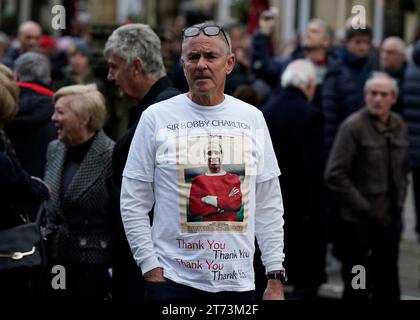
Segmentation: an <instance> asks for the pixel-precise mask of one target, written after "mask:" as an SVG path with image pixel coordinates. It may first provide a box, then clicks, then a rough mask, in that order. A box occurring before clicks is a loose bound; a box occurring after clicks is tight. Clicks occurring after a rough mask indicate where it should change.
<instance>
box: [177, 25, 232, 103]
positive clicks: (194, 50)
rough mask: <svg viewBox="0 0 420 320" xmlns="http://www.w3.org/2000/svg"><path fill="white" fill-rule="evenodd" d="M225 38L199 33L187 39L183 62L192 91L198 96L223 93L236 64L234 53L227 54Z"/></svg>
mask: <svg viewBox="0 0 420 320" xmlns="http://www.w3.org/2000/svg"><path fill="white" fill-rule="evenodd" d="M224 41H225V40H224V39H222V38H220V37H218V36H211V37H209V36H206V35H203V34H201V33H200V34H199V35H198V36H196V37H191V38H189V39H187V40H186V42H185V44H184V46H185V48H184V51H183V55H182V64H183V67H184V73H185V77H186V78H187V82H188V86H189V88H190V92H191V93H192V94H193V95H196V96H202V95H205V96H212V95H214V94H223V92H224V88H225V83H226V76H227V75H228V74H229V73H230V72H231V71H232V69H233V67H234V64H235V57H234V55H233V54H231V55H229V56H226V54H225V50H226V49H225V43H224Z"/></svg>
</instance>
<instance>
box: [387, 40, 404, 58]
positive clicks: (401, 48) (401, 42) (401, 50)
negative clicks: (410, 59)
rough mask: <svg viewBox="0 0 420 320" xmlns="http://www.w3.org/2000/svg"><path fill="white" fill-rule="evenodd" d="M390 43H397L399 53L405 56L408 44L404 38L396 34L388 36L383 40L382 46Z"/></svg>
mask: <svg viewBox="0 0 420 320" xmlns="http://www.w3.org/2000/svg"><path fill="white" fill-rule="evenodd" d="M390 43H392V44H396V45H397V47H398V51H399V53H400V54H402V55H403V56H404V57H405V50H406V44H405V42H404V40H403V39H401V38H400V37H395V36H392V37H388V38H386V39H385V40H384V41H383V42H382V47H383V46H384V45H386V44H388V45H389V44H390Z"/></svg>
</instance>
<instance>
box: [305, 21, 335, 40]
mask: <svg viewBox="0 0 420 320" xmlns="http://www.w3.org/2000/svg"><path fill="white" fill-rule="evenodd" d="M311 24H316V25H318V26H320V27H321V28H322V29H324V32H325V39H328V40H334V31H333V29H332V28H331V27H330V25H329V24H328V23H327V22H326V21H325V20H322V19H319V18H315V19H312V20H311V21H309V24H308V26H309V25H311Z"/></svg>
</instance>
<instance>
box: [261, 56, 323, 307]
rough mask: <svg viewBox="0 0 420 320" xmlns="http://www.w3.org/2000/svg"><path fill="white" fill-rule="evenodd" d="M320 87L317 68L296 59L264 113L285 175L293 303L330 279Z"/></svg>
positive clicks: (310, 295)
mask: <svg viewBox="0 0 420 320" xmlns="http://www.w3.org/2000/svg"><path fill="white" fill-rule="evenodd" d="M315 88H316V72H315V68H314V66H313V64H312V63H311V62H309V61H307V60H301V59H299V60H295V61H293V62H292V63H290V64H289V65H288V67H287V68H286V70H285V71H284V72H283V76H282V90H281V92H280V93H279V94H277V95H275V96H274V97H272V98H271V99H270V100H269V102H268V103H267V104H266V105H265V106H264V107H263V109H262V111H263V113H264V117H265V118H266V121H267V125H268V128H269V130H270V135H271V139H272V141H273V146H274V151H275V152H276V156H277V158H278V159H279V166H280V170H281V172H282V174H281V176H280V184H281V188H282V190H283V202H284V219H285V221H286V223H285V229H284V230H285V246H284V248H285V254H286V257H287V259H286V260H285V267H286V268H287V270H289V271H288V278H289V280H288V283H289V284H291V285H293V286H294V291H293V293H292V294H291V295H290V296H289V297H288V298H289V299H314V298H316V294H317V290H318V287H319V285H320V284H321V283H323V282H324V281H325V274H324V267H325V234H324V232H323V231H324V229H323V225H324V215H323V212H324V211H323V209H324V208H323V196H322V193H323V177H322V175H323V167H324V156H323V132H322V128H323V119H322V114H321V112H320V111H319V110H317V109H316V108H315V107H314V106H313V105H312V104H311V101H312V100H313V97H314V94H315Z"/></svg>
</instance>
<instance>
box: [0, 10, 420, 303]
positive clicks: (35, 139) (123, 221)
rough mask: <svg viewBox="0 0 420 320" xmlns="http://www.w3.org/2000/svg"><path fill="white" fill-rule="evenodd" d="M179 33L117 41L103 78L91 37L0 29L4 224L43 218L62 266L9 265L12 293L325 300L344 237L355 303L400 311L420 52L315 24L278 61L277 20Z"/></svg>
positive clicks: (34, 26) (417, 141)
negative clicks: (56, 285)
mask: <svg viewBox="0 0 420 320" xmlns="http://www.w3.org/2000/svg"><path fill="white" fill-rule="evenodd" d="M183 27H184V28H183V29H182V28H180V29H179V30H174V31H173V33H171V34H170V35H168V34H166V33H163V32H161V31H160V30H156V31H154V30H152V28H151V27H150V26H147V25H144V24H127V25H124V26H121V27H119V28H117V29H115V30H114V31H113V32H112V34H111V35H110V36H109V37H108V39H107V41H106V43H105V44H104V47H103V48H102V50H103V52H101V54H102V57H103V64H106V65H107V67H108V73H107V77H106V79H103V78H101V77H100V74H98V73H96V72H95V70H94V68H93V59H94V55H93V54H92V49H91V47H90V43H89V39H80V38H70V39H69V38H66V39H53V38H51V37H46V36H43V34H42V28H41V27H40V25H39V24H38V23H36V22H33V21H28V22H25V23H23V24H22V25H21V26H20V27H19V30H18V34H17V38H16V40H15V42H14V44H17V46H15V45H10V46H9V42H8V37H7V36H6V35H4V34H2V33H0V41H1V42H0V44H1V49H2V50H1V51H0V61H2V64H0V213H1V214H0V230H5V229H8V228H10V227H12V226H15V225H19V224H21V223H24V221H22V215H21V213H22V212H25V213H26V214H27V215H28V216H29V217H35V216H36V214H37V212H38V211H42V212H43V214H44V219H43V221H42V230H43V236H44V238H45V247H46V258H47V265H46V266H43V267H39V268H36V269H35V270H27V269H17V270H8V271H1V272H0V283H1V290H0V296H2V297H9V298H10V297H19V296H24V297H35V296H36V297H46V298H52V299H66V298H80V299H99V300H108V299H127V298H131V299H133V298H134V299H140V300H143V299H148V300H177V299H198V300H212V299H216V300H218V299H220V300H255V299H273V300H282V299H284V298H285V297H286V298H287V299H303V300H308V299H316V298H317V295H318V290H319V287H320V286H321V284H323V283H325V282H326V281H327V274H326V253H327V244H328V243H331V244H332V246H333V254H334V255H335V256H336V258H337V259H339V260H340V261H341V264H342V268H341V274H342V278H343V281H344V285H345V287H344V293H343V298H344V299H349V300H366V299H388V300H398V299H399V298H400V295H401V290H400V285H399V276H398V253H399V242H400V238H401V233H402V230H403V227H404V224H403V221H402V217H401V215H402V210H403V205H404V201H405V195H406V192H407V185H408V177H409V174H410V173H411V174H412V175H411V176H412V180H413V185H414V195H415V203H416V208H417V211H416V212H417V225H416V231H417V234H418V235H419V239H420V217H419V213H420V107H419V103H420V90H419V89H418V88H420V43H415V44H414V45H413V47H412V49H411V51H410V52H411V54H410V55H411V56H408V55H409V54H408V53H407V52H409V50H408V49H407V46H406V44H405V43H404V41H403V40H402V39H400V38H398V37H395V36H392V37H389V38H386V39H385V40H384V41H383V42H382V44H381V45H380V47H378V48H377V47H375V46H374V44H373V42H372V32H371V30H370V29H369V28H366V29H353V28H352V27H351V26H347V29H346V34H345V39H342V41H341V42H340V43H338V42H337V41H335V36H334V33H333V31H332V30H331V28H330V27H329V26H328V24H327V23H326V22H325V21H323V20H321V19H314V20H311V21H310V22H309V24H308V27H307V30H306V32H305V34H304V35H303V36H302V38H301V39H300V40H299V42H297V43H294V48H293V50H291V51H290V52H291V53H290V54H285V55H282V56H276V55H274V54H273V50H272V48H273V46H272V41H273V40H274V39H273V36H274V20H273V17H271V16H267V15H264V14H262V15H261V18H260V22H259V28H258V29H257V30H256V32H255V33H254V34H252V35H249V34H247V32H246V28H245V27H244V26H243V25H240V24H234V25H229V26H223V27H222V26H220V25H218V24H217V23H215V22H203V23H199V24H194V25H185V26H183ZM108 83H112V84H113V85H114V86H115V88H117V89H118V90H119V92H120V95H115V94H114V93H113V92H111V90H109V84H108ZM126 99H129V100H130V101H131V103H132V104H133V107H131V108H130V109H125V107H123V106H124V105H125V103H126ZM118 108H121V110H124V111H118V110H119V109H118ZM116 113H117V114H118V113H124V116H123V117H125V119H126V120H122V118H121V117H113V116H110V115H112V114H116ZM121 121H122V123H123V126H125V130H123V131H122V130H114V129H115V128H121V124H120V123H116V122H121ZM0 241H1V239H0ZM1 254H2V252H0V259H5V258H4V257H3V256H2V255H1ZM3 255H4V253H3ZM54 265H62V266H64V267H65V270H66V289H65V290H54V289H53V288H51V286H50V281H51V268H52V267H53V266H54ZM356 265H361V266H364V267H365V268H366V277H367V279H366V280H367V289H366V290H357V289H355V288H353V286H352V279H353V276H354V275H353V273H352V268H353V267H354V266H356ZM413 267H414V266H413ZM286 283H287V285H288V287H289V288H291V290H288V291H287V292H285V287H284V285H285V284H286Z"/></svg>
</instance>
